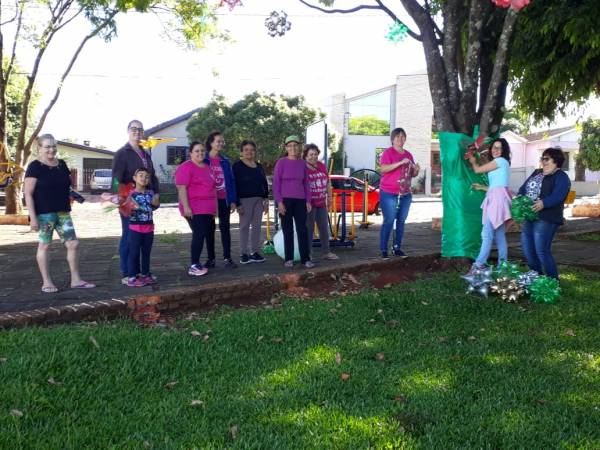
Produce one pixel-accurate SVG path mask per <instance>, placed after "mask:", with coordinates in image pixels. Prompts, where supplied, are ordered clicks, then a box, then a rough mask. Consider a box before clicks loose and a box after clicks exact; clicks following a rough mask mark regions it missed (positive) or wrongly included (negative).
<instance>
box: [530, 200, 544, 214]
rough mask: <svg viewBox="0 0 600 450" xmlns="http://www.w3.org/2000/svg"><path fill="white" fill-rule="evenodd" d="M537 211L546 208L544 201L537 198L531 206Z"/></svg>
mask: <svg viewBox="0 0 600 450" xmlns="http://www.w3.org/2000/svg"><path fill="white" fill-rule="evenodd" d="M531 209H533V210H534V211H535V212H540V211H541V210H542V209H544V202H543V201H542V200H536V201H535V202H534V203H533V206H532V207H531Z"/></svg>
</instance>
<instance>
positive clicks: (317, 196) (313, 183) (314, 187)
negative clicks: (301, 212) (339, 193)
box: [307, 161, 329, 208]
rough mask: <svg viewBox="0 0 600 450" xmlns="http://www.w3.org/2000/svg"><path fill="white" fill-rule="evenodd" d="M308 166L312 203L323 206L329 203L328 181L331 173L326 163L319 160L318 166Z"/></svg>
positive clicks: (318, 206) (319, 206)
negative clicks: (328, 171)
mask: <svg viewBox="0 0 600 450" xmlns="http://www.w3.org/2000/svg"><path fill="white" fill-rule="evenodd" d="M307 167H308V185H309V186H310V203H311V205H312V206H315V207H317V208H323V207H325V206H326V205H327V183H328V181H329V175H328V174H327V168H326V167H325V164H323V163H322V162H320V161H317V166H316V167H315V168H314V169H313V168H312V167H311V166H310V165H308V166H307Z"/></svg>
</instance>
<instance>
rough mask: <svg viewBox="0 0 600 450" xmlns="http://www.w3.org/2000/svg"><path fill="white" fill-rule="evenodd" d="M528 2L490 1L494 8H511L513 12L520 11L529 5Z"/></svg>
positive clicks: (521, 0)
mask: <svg viewBox="0 0 600 450" xmlns="http://www.w3.org/2000/svg"><path fill="white" fill-rule="evenodd" d="M529 1H530V0H492V3H494V4H495V5H496V6H499V7H501V8H512V9H514V10H515V11H520V10H522V9H523V8H525V7H526V6H527V5H529Z"/></svg>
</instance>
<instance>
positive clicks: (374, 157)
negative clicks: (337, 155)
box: [328, 74, 433, 192]
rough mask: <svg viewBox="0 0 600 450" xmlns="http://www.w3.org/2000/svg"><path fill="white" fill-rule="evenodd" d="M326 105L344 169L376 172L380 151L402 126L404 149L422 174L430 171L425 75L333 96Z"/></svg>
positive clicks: (429, 103) (429, 109)
mask: <svg viewBox="0 0 600 450" xmlns="http://www.w3.org/2000/svg"><path fill="white" fill-rule="evenodd" d="M330 105H331V106H330V109H329V114H328V123H329V126H330V129H332V130H333V131H335V132H336V133H337V134H338V135H340V136H343V145H344V151H345V152H346V155H347V161H346V163H345V166H346V167H350V168H351V169H352V170H360V169H372V170H374V169H376V168H377V165H378V157H379V155H380V154H381V150H382V149H385V148H387V147H389V146H390V145H391V143H390V131H391V130H393V129H394V128H397V127H402V128H404V130H405V131H406V135H407V140H406V148H407V149H408V150H409V151H410V152H411V153H412V155H413V157H414V158H415V162H418V163H419V165H420V166H421V169H422V173H426V172H427V173H429V172H430V167H431V164H430V161H431V159H430V156H431V124H432V117H433V103H432V101H431V94H430V92H429V83H428V80H427V74H409V75H399V76H398V77H397V78H396V84H393V85H391V86H386V87H384V88H381V89H378V90H374V91H371V92H367V93H365V94H361V95H358V96H355V97H350V98H346V96H345V94H337V95H334V96H332V97H331V99H330ZM365 122H366V123H365ZM369 123H370V125H371V126H370V127H369ZM373 133H374V134H373ZM429 178H430V177H427V179H429ZM426 191H427V192H429V188H427V187H426Z"/></svg>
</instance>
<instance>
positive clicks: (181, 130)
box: [152, 120, 189, 178]
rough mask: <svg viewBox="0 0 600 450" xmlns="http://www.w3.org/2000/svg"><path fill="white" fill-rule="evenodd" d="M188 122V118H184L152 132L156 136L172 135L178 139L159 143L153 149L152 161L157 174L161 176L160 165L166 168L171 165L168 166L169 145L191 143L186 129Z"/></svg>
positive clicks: (186, 144) (185, 145)
mask: <svg viewBox="0 0 600 450" xmlns="http://www.w3.org/2000/svg"><path fill="white" fill-rule="evenodd" d="M187 123H188V121H187V120H183V121H181V122H178V123H176V124H175V125H171V126H170V127H167V128H165V129H163V130H160V131H157V132H156V133H152V136H154V137H170V138H176V139H177V140H176V141H173V142H169V143H166V144H158V145H157V146H156V147H154V148H153V149H152V162H153V163H154V167H155V169H156V172H157V175H159V178H160V174H161V171H160V166H161V165H162V166H163V167H165V168H168V167H170V166H167V146H169V145H175V146H184V147H187V146H188V145H189V141H188V137H187V131H186V130H185V128H186V127H187Z"/></svg>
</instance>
